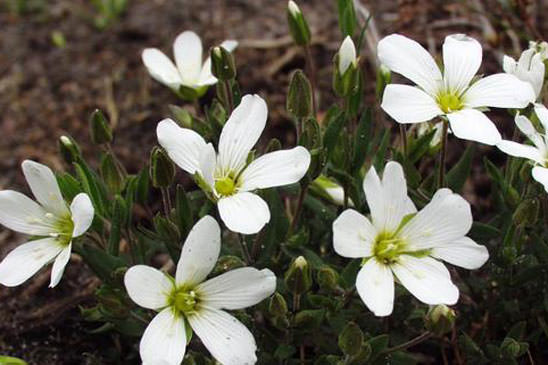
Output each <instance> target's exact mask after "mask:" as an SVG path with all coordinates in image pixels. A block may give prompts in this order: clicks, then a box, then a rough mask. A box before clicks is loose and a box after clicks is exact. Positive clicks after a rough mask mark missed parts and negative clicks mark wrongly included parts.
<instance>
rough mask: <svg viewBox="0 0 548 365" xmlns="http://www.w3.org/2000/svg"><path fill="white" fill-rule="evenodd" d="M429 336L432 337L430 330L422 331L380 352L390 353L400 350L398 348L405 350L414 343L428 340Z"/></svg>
mask: <svg viewBox="0 0 548 365" xmlns="http://www.w3.org/2000/svg"><path fill="white" fill-rule="evenodd" d="M430 337H432V332H428V331H426V332H424V333H423V334H421V335H418V336H417V337H415V338H413V339H411V340H409V341H407V342H404V343H402V344H399V345H397V346H394V347H389V348H387V349H385V350H383V351H382V352H381V353H382V354H390V353H392V352H396V351H400V350H405V349H407V348H409V347H412V346H415V345H418V344H419V343H421V342H423V341H426V340H428V339H429V338H430Z"/></svg>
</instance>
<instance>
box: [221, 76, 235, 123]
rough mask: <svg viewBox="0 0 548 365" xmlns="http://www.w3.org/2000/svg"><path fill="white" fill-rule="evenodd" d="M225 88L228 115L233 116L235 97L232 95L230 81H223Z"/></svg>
mask: <svg viewBox="0 0 548 365" xmlns="http://www.w3.org/2000/svg"><path fill="white" fill-rule="evenodd" d="M223 86H224V88H225V93H226V97H227V99H228V115H230V114H232V110H234V97H233V95H232V88H231V87H230V80H225V81H223Z"/></svg>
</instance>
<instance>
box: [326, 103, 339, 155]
mask: <svg viewBox="0 0 548 365" xmlns="http://www.w3.org/2000/svg"><path fill="white" fill-rule="evenodd" d="M323 123H324V125H326V126H327V127H326V130H325V132H324V134H323V145H324V147H325V148H326V150H327V155H328V156H329V157H331V154H332V152H333V149H334V148H335V146H336V145H337V140H338V138H339V135H340V133H341V131H342V129H343V127H344V113H343V112H342V111H341V110H340V109H339V108H338V107H337V106H336V105H335V106H332V107H331V108H329V110H328V111H327V114H326V116H325V118H324V121H323Z"/></svg>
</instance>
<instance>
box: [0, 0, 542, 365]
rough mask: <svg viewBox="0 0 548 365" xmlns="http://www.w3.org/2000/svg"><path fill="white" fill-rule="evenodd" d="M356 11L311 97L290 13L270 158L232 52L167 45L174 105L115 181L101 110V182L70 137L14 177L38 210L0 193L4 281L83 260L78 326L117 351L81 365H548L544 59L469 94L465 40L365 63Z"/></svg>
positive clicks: (306, 56)
mask: <svg viewBox="0 0 548 365" xmlns="http://www.w3.org/2000/svg"><path fill="white" fill-rule="evenodd" d="M355 3H356V2H354V1H351V0H339V1H337V10H338V15H339V25H340V30H341V36H340V39H339V41H340V45H338V46H337V47H333V49H334V50H336V51H335V52H333V53H334V54H330V55H329V62H331V60H332V64H329V66H328V67H331V68H330V73H329V78H330V80H331V86H332V90H329V92H330V93H331V95H330V97H328V98H324V97H322V96H323V94H322V93H327V91H325V90H322V89H321V88H319V87H318V85H319V84H320V83H319V82H318V77H319V75H323V74H326V73H325V72H316V71H318V69H317V68H316V66H317V65H316V64H315V61H317V60H316V59H315V58H314V57H312V52H311V47H312V46H313V45H314V43H313V42H312V39H313V38H314V32H313V28H311V27H309V25H308V23H307V19H306V14H305V12H303V11H302V10H301V8H300V7H299V4H297V3H296V2H295V1H289V2H288V8H287V21H288V30H289V33H290V34H291V37H292V39H293V40H294V47H296V49H298V50H299V51H302V55H303V60H304V62H305V64H304V67H303V69H304V70H291V73H290V76H289V77H288V79H289V85H288V90H287V96H286V100H285V102H286V110H285V112H284V113H271V119H274V118H275V116H276V115H278V116H279V115H284V116H287V119H288V120H287V122H288V127H289V128H290V134H293V135H294V138H287V140H284V141H280V140H278V139H276V138H271V139H270V140H267V138H268V137H269V136H270V135H271V134H270V133H269V129H268V125H269V123H267V121H268V110H269V108H268V107H267V104H269V100H268V98H267V97H266V96H265V94H264V93H263V92H262V91H261V90H254V91H251V90H242V89H243V88H242V87H241V86H240V84H239V82H238V79H239V78H241V77H244V78H245V77H247V75H245V74H244V75H239V74H238V71H241V70H238V67H237V66H236V65H237V63H236V58H235V55H234V54H233V53H232V51H233V50H234V49H235V47H236V45H237V44H238V43H237V42H236V41H225V42H223V43H221V44H220V46H214V47H212V48H211V50H210V51H209V57H208V58H207V59H206V61H203V50H202V43H201V40H200V38H199V37H198V35H196V34H195V33H194V32H192V31H185V32H183V33H181V34H180V35H179V36H177V38H176V40H175V43H174V45H173V53H174V58H175V63H173V62H172V61H171V60H170V59H169V58H168V57H167V56H166V55H165V54H164V53H162V52H161V51H159V50H158V49H155V48H154V49H151V48H148V49H145V50H144V51H143V52H142V61H143V63H144V67H145V68H146V69H147V70H148V73H149V74H150V76H151V77H152V78H154V79H155V80H157V81H159V82H160V83H162V84H164V85H165V86H168V87H169V88H170V89H171V90H172V91H174V94H175V95H173V94H169V93H168V94H169V97H171V98H173V99H177V98H179V99H180V100H179V99H178V101H179V102H180V104H178V105H170V107H169V110H170V112H171V114H172V115H170V116H167V115H166V116H165V119H162V118H158V120H153V121H151V122H152V123H153V125H154V126H155V127H156V136H155V137H154V136H152V139H153V140H154V141H155V142H156V141H157V144H158V145H157V146H154V147H153V148H152V150H151V151H150V159H149V161H148V162H147V163H146V164H145V165H144V166H142V168H141V169H140V170H138V171H130V169H126V167H125V166H124V164H123V163H122V161H121V159H120V158H119V156H118V155H117V153H116V152H115V151H116V148H113V147H114V146H113V141H114V135H115V133H116V131H115V130H114V128H113V126H112V124H111V123H110V121H109V119H108V118H107V117H106V116H105V114H104V113H103V112H101V111H100V110H95V111H94V112H93V113H92V115H91V118H90V121H89V123H90V137H91V142H92V143H93V144H94V145H95V147H96V148H97V150H99V151H100V153H99V154H98V156H94V157H99V163H98V165H97V167H94V166H95V165H94V164H92V163H90V162H88V160H87V159H86V156H85V155H84V154H83V153H82V149H81V148H80V146H79V144H78V143H77V142H76V141H75V140H74V139H73V138H72V137H70V136H68V135H66V136H62V137H60V138H59V149H60V153H61V156H62V158H63V159H64V161H65V162H66V171H64V172H61V171H59V172H57V173H54V172H53V171H52V170H51V169H50V168H49V167H47V166H45V165H43V164H40V163H38V162H34V161H30V160H26V161H24V162H23V163H22V170H23V174H24V177H25V179H26V181H27V183H28V185H29V187H30V190H31V191H32V194H33V195H34V197H35V199H36V202H35V201H33V200H31V199H30V198H28V197H27V196H26V195H24V194H22V193H18V192H15V191H12V190H2V191H0V224H2V225H3V226H5V227H6V228H8V229H11V230H14V231H16V232H20V233H23V234H26V235H29V236H30V238H29V239H28V242H27V243H23V244H21V245H15V246H16V247H15V248H14V249H13V250H11V251H10V252H9V253H8V254H7V255H6V256H5V257H3V258H2V260H1V261H0V284H2V285H4V286H8V287H12V286H18V285H23V284H24V283H25V282H26V281H27V280H29V279H30V278H31V277H32V276H34V275H35V274H38V273H39V272H40V271H41V270H44V271H45V272H46V273H47V274H46V275H48V276H47V277H48V278H50V285H49V286H50V287H52V288H53V287H56V286H60V287H63V285H67V284H66V282H67V281H68V280H69V279H70V278H71V277H72V276H73V275H79V274H80V273H75V272H73V271H72V269H70V268H69V269H68V270H67V273H66V274H65V279H64V280H63V281H61V277H62V276H63V273H64V269H65V267H66V266H67V265H68V263H69V261H70V260H71V257H73V258H78V257H79V258H81V261H83V262H84V263H85V264H86V265H87V268H89V271H90V272H92V274H93V275H95V276H96V279H94V280H93V282H95V283H97V289H96V290H95V292H94V297H93V298H94V299H90V300H86V301H84V302H81V303H80V307H79V309H80V313H81V315H82V317H83V319H84V320H85V323H84V324H83V325H82V326H85V328H86V331H85V332H86V335H89V336H90V338H92V339H98V338H100V339H101V343H102V344H104V343H111V342H112V346H111V347H108V348H105V349H98V350H97V354H96V355H93V356H97V358H93V359H92V360H90V361H91V362H90V363H105V364H107V363H117V364H138V363H142V364H147V365H160V364H161V365H179V364H186V365H189V364H200V365H214V364H218V363H220V364H225V365H249V364H285V365H291V364H300V365H304V364H310V365H350V364H375V365H376V364H388V363H390V364H419V363H437V364H438V363H439V364H459V365H460V364H488V363H494V364H521V363H529V362H530V363H533V361H534V360H533V359H535V358H538V359H540V360H539V362H538V363H543V360H546V358H547V356H548V355H547V352H546V344H547V341H548V335H547V334H548V326H547V325H546V321H547V318H548V313H547V312H548V305H547V303H548V292H547V291H546V283H547V282H548V270H546V267H547V265H548V244H547V239H548V230H547V229H546V224H545V222H546V221H547V219H548V196H547V194H546V193H547V192H548V134H547V133H548V110H547V109H546V107H545V106H543V104H542V100H544V99H543V97H544V96H545V95H544V79H545V76H546V75H545V61H546V59H547V54H548V53H547V49H548V46H547V45H546V43H545V42H537V43H532V44H531V45H530V47H529V49H527V50H525V51H524V52H523V53H522V54H521V55H520V56H519V58H518V60H517V61H516V60H515V59H514V58H513V57H512V56H509V55H503V54H500V56H501V57H500V60H499V61H500V65H499V66H497V67H499V68H500V69H501V70H500V71H502V70H504V72H499V73H495V74H493V75H487V76H484V77H480V76H477V74H478V72H480V66H481V64H482V59H483V53H484V49H483V48H482V46H481V44H480V42H479V41H478V40H476V39H474V38H472V37H471V36H467V35H464V34H453V35H449V36H447V37H446V38H445V41H444V43H443V45H441V47H438V49H436V50H434V51H433V52H432V54H430V53H429V52H427V51H426V50H425V49H424V48H423V46H422V45H421V44H419V43H418V42H417V41H415V40H412V39H410V38H408V37H405V36H403V35H399V34H392V35H387V36H386V37H384V38H382V39H380V40H379V41H378V42H374V43H375V44H374V45H373V46H371V39H372V38H371V37H369V35H370V34H369V33H368V32H369V31H370V30H369V28H368V26H369V24H371V23H370V21H371V19H370V18H368V19H362V20H363V23H360V22H359V21H358V20H359V19H358V17H357V11H356V9H355V8H354V4H355ZM357 3H359V2H357ZM358 25H360V28H361V29H358V28H359V27H358ZM371 33H374V32H371ZM366 39H367V40H366ZM366 43H367V44H369V46H368V47H369V48H366V47H365V44H366ZM241 48H242V49H241V52H244V51H245V46H244V42H242V47H241ZM374 50H376V53H375V52H374ZM323 51H325V50H323ZM438 55H441V58H442V59H443V67H439V66H438V64H437V63H436V60H435V57H436V56H438ZM372 56H373V57H372ZM369 58H374V59H372V60H369ZM368 62H369V63H370V64H368ZM292 65H293V63H292ZM372 68H376V71H377V73H376V76H377V78H376V80H375V81H372V79H371V78H370V77H369V75H368V74H366V73H367V70H370V69H372ZM322 71H324V70H322ZM392 72H393V73H397V74H400V75H402V76H404V77H405V78H407V79H409V80H410V81H411V82H412V83H413V84H414V85H407V84H400V83H392V76H393V75H392ZM147 77H148V75H147ZM322 81H323V80H322ZM321 84H322V85H323V84H325V83H321ZM212 85H215V87H214V88H212V89H211V90H208V87H209V86H212ZM156 86H157V85H155V86H154V87H156ZM370 90H374V92H372V93H371V94H372V95H369V91H370ZM248 92H256V93H248ZM325 100H334V102H333V103H332V104H331V105H326V102H325ZM269 105H270V110H271V111H272V110H273V105H275V104H269ZM488 108H498V109H502V112H499V113H496V114H495V113H493V114H492V117H491V114H489V115H490V117H488V116H487V115H488V114H487V113H488V112H489V109H488ZM166 110H167V109H166ZM273 115H274V117H273ZM505 115H506V118H505ZM388 117H390V118H388ZM491 118H493V119H491ZM160 119H162V120H160ZM505 120H506V121H505ZM394 121H395V122H396V123H394ZM409 124H413V125H409ZM512 130H513V131H514V133H513V137H510V135H511V133H512ZM519 132H521V134H524V135H525V136H522V135H521V134H520V133H519ZM449 134H452V135H454V136H455V137H458V138H456V139H453V138H451V139H450V140H449V141H448V135H449ZM503 136H504V137H503ZM291 137H293V136H291ZM523 137H525V138H523ZM463 139H464V140H466V141H463ZM480 147H481V148H480ZM478 151H479V152H481V153H483V152H485V153H486V154H484V155H483V165H481V164H478V161H480V159H478V158H476V157H477V154H478ZM451 152H453V153H451ZM503 152H504V153H503ZM507 155H509V156H507ZM179 169H180V170H183V171H184V173H179ZM485 181H487V182H488V184H482V182H485ZM476 185H478V186H476ZM485 185H488V187H486V188H485V187H484V186H485ZM482 189H483V190H485V191H481V192H480V191H479V190H482ZM72 254H74V255H77V256H74V255H73V256H71V255H72ZM78 260H80V259H78ZM51 262H53V264H52V265H51V274H50V273H49V272H47V271H46V270H50V268H49V265H48V264H49V263H51ZM72 268H74V267H73V266H72ZM37 276H40V275H37ZM42 277H43V276H42ZM36 282H37V283H38V284H36V285H39V284H41V281H39V280H37V281H36ZM78 283H79V282H78ZM93 289H95V287H93ZM56 290H57V289H56ZM88 297H89V295H88V296H86V298H88ZM381 317H382V318H381ZM94 336H97V337H94ZM99 336H100V337H99ZM7 355H10V356H11V355H18V354H7ZM86 356H88V355H86ZM89 356H92V355H89ZM3 358H4V357H3V356H0V363H2V361H4V360H3ZM5 359H8V360H9V361H11V359H13V357H5ZM86 359H87V358H86ZM8 360H6V361H8ZM86 361H87V360H85V359H84V355H83V356H82V363H83V362H86ZM86 363H87V362H86Z"/></svg>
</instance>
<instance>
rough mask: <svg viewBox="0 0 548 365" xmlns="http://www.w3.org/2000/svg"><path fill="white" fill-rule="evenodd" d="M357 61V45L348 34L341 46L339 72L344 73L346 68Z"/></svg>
mask: <svg viewBox="0 0 548 365" xmlns="http://www.w3.org/2000/svg"><path fill="white" fill-rule="evenodd" d="M354 61H356V47H355V46H354V42H353V41H352V38H351V37H350V36H346V38H345V39H344V41H343V42H342V44H341V48H339V73H340V74H341V75H342V74H344V73H345V71H346V69H347V68H348V67H349V66H350V65H351V64H352V63H353V62H354Z"/></svg>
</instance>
